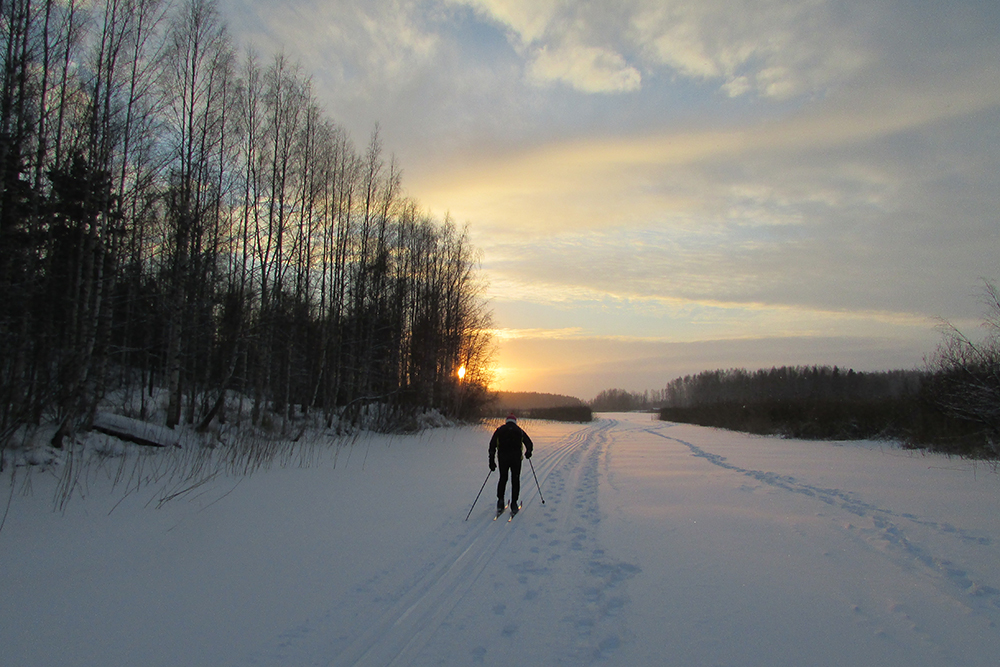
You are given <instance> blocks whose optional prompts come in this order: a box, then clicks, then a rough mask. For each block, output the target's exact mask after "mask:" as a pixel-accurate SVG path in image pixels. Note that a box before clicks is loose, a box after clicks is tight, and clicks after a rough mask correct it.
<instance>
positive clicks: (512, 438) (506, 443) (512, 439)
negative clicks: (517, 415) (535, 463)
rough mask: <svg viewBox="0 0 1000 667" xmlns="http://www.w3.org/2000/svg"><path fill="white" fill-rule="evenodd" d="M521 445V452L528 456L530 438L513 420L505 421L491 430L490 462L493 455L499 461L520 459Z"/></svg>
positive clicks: (529, 453)
mask: <svg viewBox="0 0 1000 667" xmlns="http://www.w3.org/2000/svg"><path fill="white" fill-rule="evenodd" d="M521 445H524V450H523V453H525V454H527V455H528V457H529V458H530V457H531V449H532V447H533V445H532V444H531V438H529V437H528V434H527V433H525V432H524V431H522V430H521V427H520V426H518V425H517V424H516V423H515V422H507V423H506V424H504V425H503V426H500V427H498V428H497V430H495V431H493V437H492V438H490V463H493V457H494V455H496V456H497V457H498V458H499V459H500V460H501V461H514V460H520V458H521V454H522V450H521Z"/></svg>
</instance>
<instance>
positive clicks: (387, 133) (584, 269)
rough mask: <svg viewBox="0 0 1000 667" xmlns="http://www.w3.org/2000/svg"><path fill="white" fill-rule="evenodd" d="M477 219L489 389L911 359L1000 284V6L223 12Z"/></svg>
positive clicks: (355, 7) (442, 0)
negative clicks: (493, 348) (491, 334)
mask: <svg viewBox="0 0 1000 667" xmlns="http://www.w3.org/2000/svg"><path fill="white" fill-rule="evenodd" d="M220 7H221V9H222V11H223V14H224V16H225V18H226V20H227V22H228V23H229V26H230V29H231V32H232V33H233V35H234V37H236V39H237V40H238V41H239V42H240V43H241V44H244V45H246V44H253V45H254V46H255V47H256V48H258V49H259V50H261V51H263V52H265V53H266V52H273V51H274V50H276V49H283V50H284V51H285V52H286V53H287V54H288V55H290V56H291V57H293V58H294V59H296V60H298V61H299V62H300V63H301V66H302V68H303V71H304V72H306V73H308V74H309V75H310V76H311V77H312V82H313V89H314V92H315V94H316V96H317V98H318V99H319V100H320V102H321V103H322V104H323V106H324V107H325V108H326V109H327V112H328V113H329V115H330V117H331V118H332V119H333V120H334V121H335V122H337V123H339V124H340V125H341V126H342V127H344V128H345V129H346V130H347V131H348V133H349V134H350V136H351V137H353V139H354V141H355V143H356V144H358V145H362V146H363V145H364V144H365V143H366V142H367V140H368V138H369V136H370V135H371V133H372V131H373V130H374V128H375V126H376V124H377V125H378V130H379V136H380V138H381V140H382V142H383V146H384V148H385V150H386V151H387V152H389V153H391V154H392V155H393V156H394V159H396V161H397V162H398V164H399V165H400V166H401V167H402V170H403V185H404V188H405V190H406V192H407V194H408V195H409V196H411V197H412V198H414V199H415V200H416V201H417V202H419V204H420V205H421V206H422V207H423V208H424V209H425V210H427V211H429V212H430V213H432V214H433V215H434V216H436V217H438V218H439V219H444V218H445V216H450V217H451V218H452V219H453V220H454V221H455V222H457V223H458V224H463V225H464V224H467V225H468V227H469V232H470V236H471V239H472V241H473V243H474V244H475V245H476V246H477V247H478V248H479V249H480V250H481V251H482V275H483V278H484V279H485V281H486V283H487V288H486V295H487V298H488V299H489V307H490V308H491V310H492V311H493V318H494V324H495V326H496V328H497V332H496V340H497V343H498V347H497V354H496V368H495V372H496V376H495V377H496V386H497V388H499V389H506V390H511V391H540V392H552V393H561V394H569V395H573V396H577V397H580V398H583V399H584V400H588V399H590V398H593V397H594V396H595V395H596V394H597V393H598V392H600V391H602V390H604V389H610V388H622V389H627V390H630V391H643V390H646V389H660V388H663V387H664V386H665V385H666V384H667V383H668V382H669V381H670V380H672V379H674V378H676V377H678V376H682V375H685V374H689V373H697V372H699V371H702V370H710V369H716V368H732V367H744V368H749V369H756V368H768V367H771V366H775V365H777V366H781V365H813V364H827V365H831V366H832V365H838V366H841V367H844V368H854V369H855V370H888V369H897V368H922V367H924V366H925V363H926V360H927V359H929V358H931V357H932V356H933V353H934V350H935V348H936V347H937V345H938V344H939V343H940V342H941V340H942V333H941V328H940V327H941V323H942V321H947V322H950V323H951V324H953V325H955V326H957V327H959V328H960V329H962V330H963V331H968V332H969V333H970V334H972V335H976V332H977V330H978V329H977V328H978V326H979V322H980V321H981V319H982V315H983V313H984V305H983V302H982V298H981V296H982V290H983V286H984V281H998V280H1000V266H998V262H997V260H998V250H1000V216H998V210H1000V206H998V204H1000V4H998V3H997V2H996V1H995V0H982V1H976V2H973V1H963V0H954V1H953V2H948V3H941V2H934V1H932V0H879V1H876V2H871V1H870V0H676V1H674V0H590V1H583V2H569V1H559V0H334V1H330V0H220Z"/></svg>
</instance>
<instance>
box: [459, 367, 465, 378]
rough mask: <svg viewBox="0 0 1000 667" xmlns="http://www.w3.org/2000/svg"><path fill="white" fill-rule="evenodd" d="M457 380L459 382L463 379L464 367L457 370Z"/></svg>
mask: <svg viewBox="0 0 1000 667" xmlns="http://www.w3.org/2000/svg"><path fill="white" fill-rule="evenodd" d="M458 379H459V380H464V379H465V366H462V367H461V368H459V369H458Z"/></svg>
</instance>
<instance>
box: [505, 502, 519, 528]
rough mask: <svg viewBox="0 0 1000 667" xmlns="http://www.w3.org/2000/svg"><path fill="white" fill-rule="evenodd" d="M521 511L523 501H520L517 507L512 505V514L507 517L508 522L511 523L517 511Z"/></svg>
mask: <svg viewBox="0 0 1000 667" xmlns="http://www.w3.org/2000/svg"><path fill="white" fill-rule="evenodd" d="M520 511H521V503H518V504H517V506H516V507H514V506H513V505H512V506H511V508H510V516H509V517H507V523H510V522H511V521H512V520H513V519H514V516H516V515H517V513H518V512H520Z"/></svg>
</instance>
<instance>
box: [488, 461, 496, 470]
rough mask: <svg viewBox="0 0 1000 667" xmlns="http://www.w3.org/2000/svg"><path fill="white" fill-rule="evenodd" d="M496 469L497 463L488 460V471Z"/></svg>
mask: <svg viewBox="0 0 1000 667" xmlns="http://www.w3.org/2000/svg"><path fill="white" fill-rule="evenodd" d="M496 469H497V464H496V463H494V462H493V461H490V472H493V471H494V470H496Z"/></svg>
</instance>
